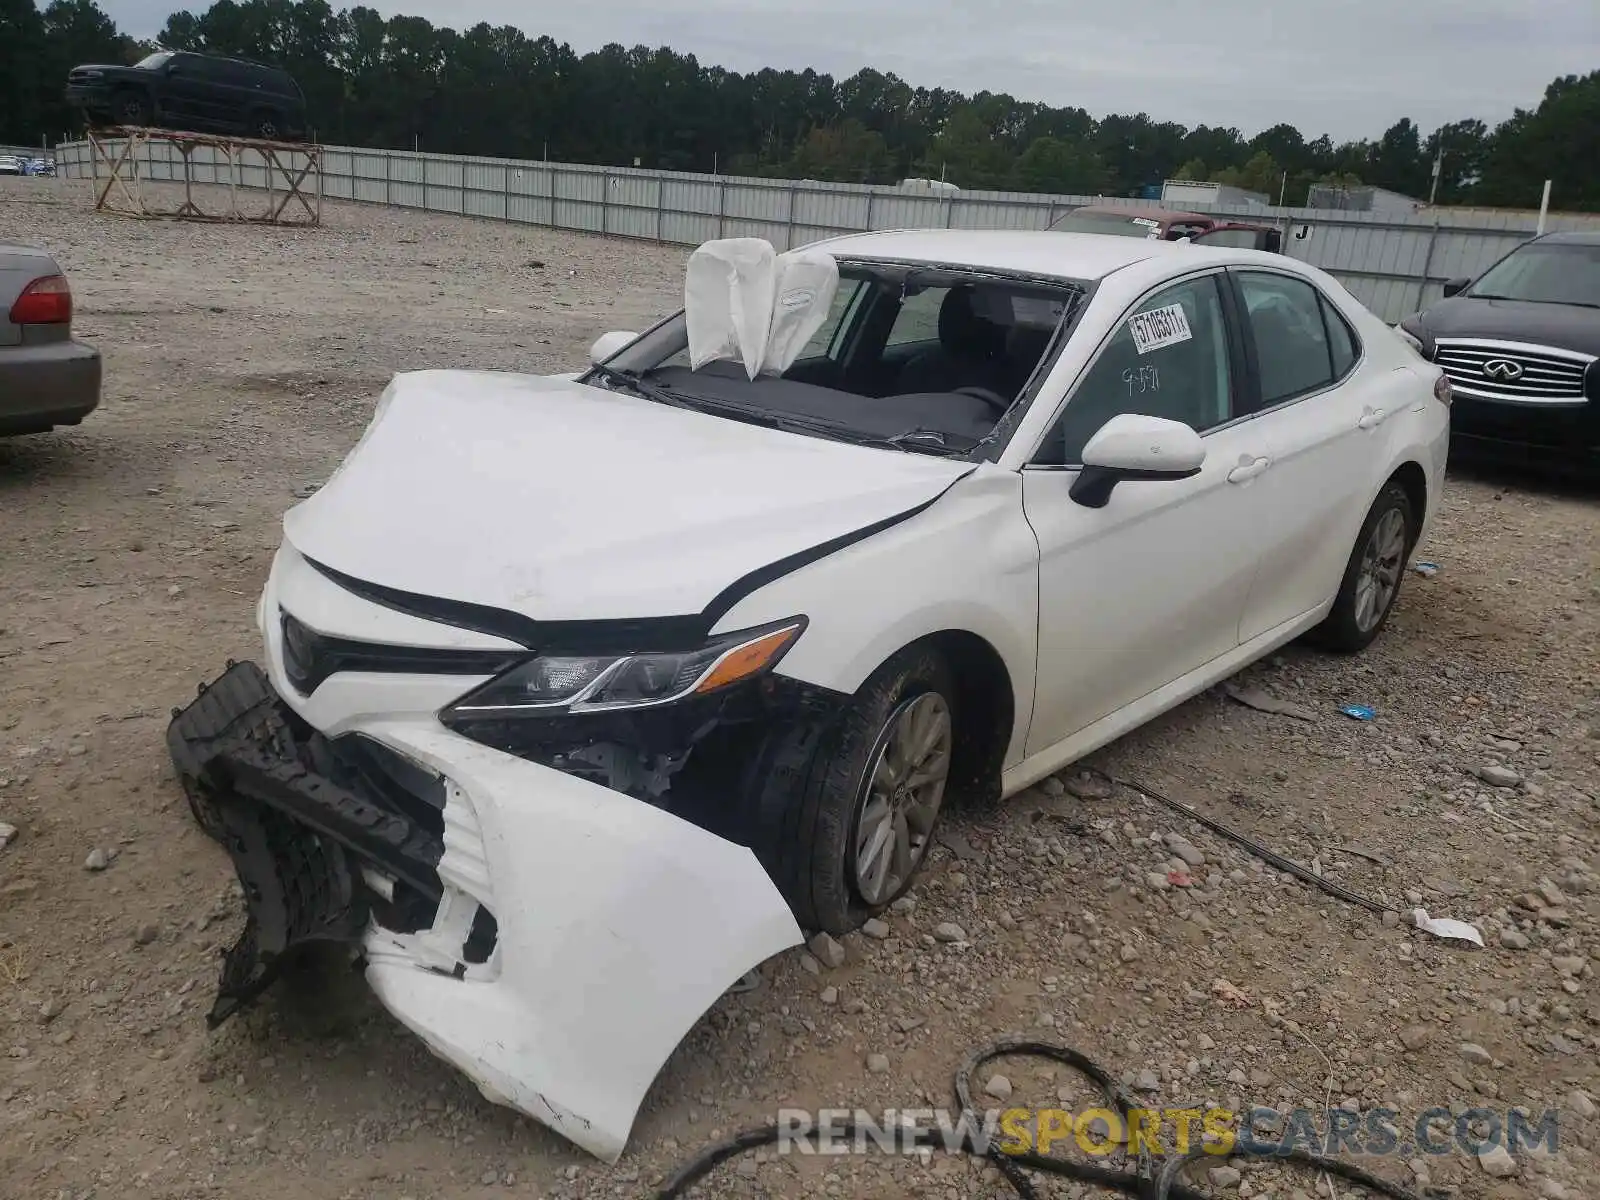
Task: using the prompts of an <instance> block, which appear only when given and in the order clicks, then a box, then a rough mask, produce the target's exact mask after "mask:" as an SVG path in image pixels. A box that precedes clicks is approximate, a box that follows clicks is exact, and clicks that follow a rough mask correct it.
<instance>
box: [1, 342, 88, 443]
mask: <svg viewBox="0 0 1600 1200" xmlns="http://www.w3.org/2000/svg"><path fill="white" fill-rule="evenodd" d="M99 405H100V352H99V351H98V350H96V349H95V348H94V347H92V346H85V345H84V344H83V343H82V342H49V343H46V344H44V345H38V346H0V436H5V435H8V434H18V433H43V432H44V431H45V430H47V429H50V428H52V427H53V426H56V425H76V424H78V422H80V421H82V420H83V419H84V417H86V416H88V415H89V414H90V413H92V412H93V411H94V410H95V409H96V408H97V407H99Z"/></svg>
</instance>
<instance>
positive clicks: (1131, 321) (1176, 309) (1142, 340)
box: [1128, 304, 1194, 354]
mask: <svg viewBox="0 0 1600 1200" xmlns="http://www.w3.org/2000/svg"><path fill="white" fill-rule="evenodd" d="M1128 332H1129V333H1131V334H1133V344H1134V346H1135V347H1136V348H1137V349H1138V351H1139V353H1140V354H1148V353H1150V351H1152V350H1159V349H1161V347H1163V346H1171V345H1174V344H1176V343H1178V342H1187V341H1188V340H1189V339H1190V338H1192V337H1193V336H1194V334H1192V333H1190V332H1189V318H1188V317H1186V316H1184V315H1183V305H1181V304H1169V305H1167V306H1166V307H1165V308H1152V309H1151V310H1150V311H1149V312H1142V313H1134V314H1133V316H1131V317H1129V318H1128Z"/></svg>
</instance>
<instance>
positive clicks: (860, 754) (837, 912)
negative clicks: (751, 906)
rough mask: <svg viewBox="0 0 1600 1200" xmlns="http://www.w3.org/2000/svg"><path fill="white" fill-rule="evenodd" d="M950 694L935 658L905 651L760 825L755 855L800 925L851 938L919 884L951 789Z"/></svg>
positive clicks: (866, 690)
mask: <svg viewBox="0 0 1600 1200" xmlns="http://www.w3.org/2000/svg"><path fill="white" fill-rule="evenodd" d="M954 695H955V688H954V685H953V684H952V682H951V678H950V670H949V667H948V666H947V665H946V664H945V662H944V660H943V658H942V657H940V655H938V654H937V653H936V652H934V650H932V649H931V648H929V647H920V646H913V647H909V648H907V649H905V650H902V651H901V652H900V653H898V654H896V655H895V656H894V657H893V658H891V659H889V661H888V662H886V663H884V665H883V666H882V667H880V668H879V669H878V670H877V671H876V672H874V673H873V675H872V676H871V678H869V679H868V680H867V682H866V683H864V684H863V685H862V686H861V688H860V690H859V691H857V692H856V694H855V695H854V696H853V697H851V699H850V700H849V702H848V703H847V704H846V705H845V708H844V711H843V712H842V713H841V714H840V715H839V716H838V717H837V718H836V719H835V721H834V723H833V725H832V727H831V729H830V730H829V732H828V734H827V735H826V736H824V737H822V738H821V739H820V740H819V741H818V743H817V746H816V750H815V752H814V753H813V754H812V756H811V759H810V761H809V763H808V764H807V766H806V769H805V781H804V784H803V786H802V787H801V788H800V789H799V790H798V792H797V794H795V795H794V796H793V797H792V798H791V799H790V800H789V802H788V803H786V804H784V805H783V806H782V807H781V809H779V810H778V811H776V812H773V813H771V814H770V817H769V818H768V819H765V820H764V821H763V826H764V828H762V829H760V830H758V831H757V838H756V841H757V847H756V848H757V851H758V854H759V855H760V857H761V859H762V861H763V863H764V865H766V867H767V870H768V872H769V873H770V874H771V875H772V878H773V880H774V882H776V883H777V885H778V887H779V889H780V890H781V891H782V892H783V894H784V898H785V899H786V900H787V901H788V902H789V906H790V908H791V910H792V911H793V912H794V915H795V919H796V920H797V921H798V922H799V923H800V925H801V927H802V928H805V929H822V930H826V931H827V932H829V933H833V934H844V933H848V932H850V931H851V930H853V929H856V928H857V927H859V926H860V925H861V923H862V922H863V921H865V920H866V919H867V918H868V917H870V916H871V915H872V914H873V913H875V912H881V911H882V910H883V909H885V908H887V907H888V906H889V905H890V904H891V903H893V902H894V900H895V899H897V898H898V897H899V896H901V895H902V894H904V892H905V891H906V889H907V888H909V887H910V886H911V884H912V882H913V881H914V880H915V878H916V875H917V872H918V871H919V870H920V868H921V867H922V865H923V863H924V862H925V861H926V860H927V856H928V852H929V850H931V849H932V846H933V841H934V836H935V833H934V830H935V825H936V822H937V820H938V816H939V811H940V808H941V807H942V805H943V802H944V799H945V793H946V790H947V787H948V781H949V775H950V762H951V752H952V750H953V748H954V746H955V722H956V720H957V718H958V715H959V714H957V713H956V711H955V705H954V702H953V699H952V697H953V696H954ZM886 838H887V839H889V840H888V841H885V839H886ZM874 851H876V853H874Z"/></svg>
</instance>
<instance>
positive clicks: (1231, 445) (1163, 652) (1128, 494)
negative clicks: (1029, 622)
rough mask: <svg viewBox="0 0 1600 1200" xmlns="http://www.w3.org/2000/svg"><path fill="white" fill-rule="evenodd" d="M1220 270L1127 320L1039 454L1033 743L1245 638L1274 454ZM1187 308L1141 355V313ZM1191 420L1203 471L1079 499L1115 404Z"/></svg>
mask: <svg viewBox="0 0 1600 1200" xmlns="http://www.w3.org/2000/svg"><path fill="white" fill-rule="evenodd" d="M1227 287H1228V285H1227V278H1226V275H1225V273H1224V272H1222V271H1221V270H1220V269H1218V270H1212V271H1209V272H1201V273H1197V274H1195V275H1193V276H1190V277H1188V278H1186V279H1184V280H1181V281H1179V282H1176V283H1169V284H1166V285H1163V286H1162V287H1160V288H1158V289H1156V290H1155V291H1153V292H1151V293H1150V294H1148V295H1147V296H1145V297H1144V298H1143V299H1142V300H1140V301H1139V302H1138V303H1136V304H1135V305H1134V306H1133V307H1132V308H1130V309H1129V310H1128V312H1127V313H1125V314H1124V315H1123V317H1122V318H1121V319H1119V321H1118V324H1117V325H1116V327H1115V330H1114V332H1113V333H1112V334H1111V335H1110V336H1109V338H1108V339H1107V341H1106V342H1105V344H1104V345H1103V346H1102V347H1101V348H1100V350H1099V352H1098V354H1097V356H1096V358H1095V360H1094V361H1093V362H1092V363H1091V365H1090V366H1089V367H1088V368H1087V370H1086V371H1085V372H1084V374H1083V375H1082V376H1080V378H1079V380H1078V382H1077V384H1076V385H1075V386H1074V388H1073V390H1072V392H1071V395H1070V396H1069V398H1068V400H1067V402H1066V405H1065V407H1064V408H1063V409H1062V411H1061V414H1060V416H1059V417H1058V419H1057V421H1056V423H1055V426H1054V428H1053V429H1052V431H1051V433H1050V435H1049V436H1047V437H1046V439H1045V440H1044V442H1043V443H1041V445H1040V447H1039V450H1038V452H1037V453H1036V455H1035V461H1034V462H1033V463H1032V464H1030V465H1029V466H1028V467H1027V468H1025V469H1024V471H1023V505H1024V510H1025V512H1026V514H1027V517H1028V521H1029V523H1030V524H1031V525H1032V526H1033V530H1034V533H1035V535H1036V536H1037V538H1038V541H1039V557H1040V562H1039V656H1038V682H1037V685H1036V692H1035V703H1034V717H1033V722H1032V725H1031V726H1030V729H1029V734H1028V744H1027V752H1028V753H1029V754H1036V753H1039V752H1040V751H1043V750H1047V749H1049V748H1050V747H1052V746H1055V745H1057V744H1058V743H1060V742H1062V741H1064V740H1066V739H1067V738H1070V737H1072V736H1073V735H1074V734H1077V733H1079V732H1080V731H1083V730H1085V729H1087V728H1088V727H1089V726H1091V725H1093V724H1094V723H1095V722H1097V721H1100V720H1101V719H1102V718H1105V717H1108V716H1110V715H1111V714H1112V713H1115V712H1117V711H1118V710H1120V709H1124V708H1126V707H1128V706H1129V705H1133V704H1135V703H1137V702H1138V701H1140V700H1141V699H1144V698H1146V697H1149V696H1150V695H1151V694H1152V693H1154V692H1157V691H1159V690H1160V689H1162V688H1165V687H1167V686H1168V685H1170V684H1174V683H1175V682H1176V681H1179V680H1181V679H1182V678H1183V677H1184V676H1186V675H1188V674H1190V673H1191V672H1194V671H1196V670H1197V669H1198V668H1200V667H1203V666H1204V665H1205V664H1207V663H1209V662H1211V661H1212V660H1213V659H1215V658H1217V657H1219V656H1220V655H1225V654H1227V653H1229V652H1230V651H1232V650H1234V649H1235V648H1236V647H1237V646H1238V643H1239V638H1238V633H1239V620H1240V617H1241V615H1242V614H1243V611H1244V607H1245V601H1246V598H1247V597H1248V595H1249V593H1250V588H1251V585H1252V583H1253V581H1254V579H1255V574H1256V564H1257V559H1258V557H1259V552H1260V541H1259V530H1260V528H1261V526H1262V524H1263V522H1264V521H1265V518H1266V515H1267V514H1266V507H1265V500H1264V493H1263V491H1262V488H1261V485H1262V480H1263V479H1264V478H1265V477H1266V476H1268V475H1270V474H1271V470H1270V469H1269V468H1270V466H1271V463H1270V456H1269V453H1268V450H1267V448H1266V443H1265V439H1264V436H1263V434H1262V431H1261V429H1260V427H1259V426H1258V424H1257V423H1256V422H1254V421H1252V420H1250V419H1249V418H1248V411H1247V410H1248V407H1249V401H1250V395H1251V393H1250V390H1249V387H1248V377H1247V373H1246V367H1245V363H1244V361H1243V352H1242V347H1241V346H1240V345H1239V343H1238V341H1237V338H1236V335H1235V333H1234V326H1233V321H1232V318H1231V316H1230V305H1231V299H1230V297H1231V292H1229V291H1228V290H1227ZM1174 306H1176V307H1180V308H1181V309H1182V310H1183V314H1184V321H1183V325H1185V326H1186V328H1187V334H1188V336H1186V337H1184V338H1181V339H1174V340H1170V341H1167V342H1164V343H1163V344H1161V345H1160V346H1156V347H1149V346H1147V347H1146V348H1145V350H1144V351H1143V352H1141V350H1140V347H1139V345H1138V343H1137V340H1136V339H1135V338H1134V337H1133V336H1132V333H1131V330H1130V328H1129V320H1128V318H1130V317H1131V316H1133V315H1134V314H1136V313H1143V312H1150V311H1153V310H1159V309H1168V308H1171V307H1174ZM1123 413H1141V414H1145V415H1149V416H1159V417H1166V418H1168V419H1171V420H1177V421H1182V422H1183V423H1184V424H1187V425H1189V426H1191V427H1192V428H1194V429H1196V430H1198V431H1199V432H1200V433H1201V434H1202V437H1203V440H1204V444H1205V449H1206V458H1205V463H1204V465H1203V466H1202V467H1201V470H1200V472H1199V474H1197V475H1195V476H1193V477H1191V478H1189V479H1182V480H1175V481H1159V482H1140V481H1130V482H1123V483H1119V484H1118V485H1117V487H1116V489H1115V491H1113V492H1112V494H1111V498H1110V500H1109V501H1108V502H1107V504H1106V505H1105V507H1104V508H1087V507H1084V506H1083V505H1081V504H1079V503H1077V502H1076V501H1074V500H1073V499H1072V498H1071V496H1070V495H1069V491H1070V489H1071V486H1072V483H1073V480H1074V479H1075V478H1076V476H1077V474H1078V471H1079V469H1080V468H1079V466H1078V465H1077V464H1079V463H1080V462H1081V452H1082V449H1083V446H1084V444H1085V443H1086V442H1087V441H1088V439H1089V438H1090V437H1091V436H1093V434H1094V433H1095V432H1096V431H1097V430H1098V429H1099V428H1100V427H1101V426H1102V425H1104V424H1105V422H1106V421H1108V420H1110V419H1111V418H1112V417H1114V416H1118V415H1120V414H1123Z"/></svg>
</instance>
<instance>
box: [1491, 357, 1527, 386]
mask: <svg viewBox="0 0 1600 1200" xmlns="http://www.w3.org/2000/svg"><path fill="white" fill-rule="evenodd" d="M1483 374H1484V377H1485V378H1486V379H1497V380H1499V381H1500V382H1501V383H1514V382H1516V381H1517V380H1518V379H1521V378H1522V364H1521V363H1519V362H1512V361H1511V360H1510V359H1509V358H1491V359H1490V360H1489V361H1488V362H1486V363H1484V364H1483Z"/></svg>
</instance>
